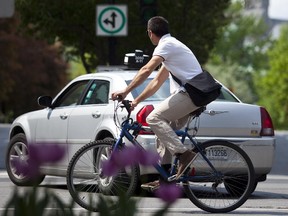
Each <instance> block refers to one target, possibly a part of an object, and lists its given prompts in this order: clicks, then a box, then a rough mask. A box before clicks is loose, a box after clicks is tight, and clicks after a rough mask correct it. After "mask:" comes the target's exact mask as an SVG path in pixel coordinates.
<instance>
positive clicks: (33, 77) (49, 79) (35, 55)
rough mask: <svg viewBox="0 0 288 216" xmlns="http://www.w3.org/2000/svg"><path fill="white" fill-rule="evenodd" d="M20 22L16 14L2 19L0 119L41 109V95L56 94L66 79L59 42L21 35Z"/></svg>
mask: <svg viewBox="0 0 288 216" xmlns="http://www.w3.org/2000/svg"><path fill="white" fill-rule="evenodd" d="M18 23H19V19H18V17H17V15H15V16H14V17H13V18H11V19H4V20H0V29H1V32H0V50H1V52H0V64H1V67H0V101H1V102H0V121H9V120H11V119H13V118H14V117H16V116H18V115H20V114H22V113H24V112H27V111H31V110H34V109H37V108H39V106H38V105H37V97H38V96H40V95H41V94H48V95H51V96H53V95H55V94H56V93H57V92H58V91H59V89H60V88H62V87H63V85H64V84H66V82H67V74H66V68H67V64H66V62H64V61H63V59H62V56H61V54H60V52H59V46H60V45H59V44H54V45H48V44H47V43H46V42H45V41H40V40H35V39H33V38H29V37H24V36H22V35H21V33H20V32H18V31H17V26H18ZM1 113H2V116H1ZM1 118H2V119H1Z"/></svg>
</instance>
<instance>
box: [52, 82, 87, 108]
mask: <svg viewBox="0 0 288 216" xmlns="http://www.w3.org/2000/svg"><path fill="white" fill-rule="evenodd" d="M89 81H90V80H82V81H79V82H75V83H73V84H71V85H70V86H69V87H68V89H66V90H65V91H64V92H63V93H62V95H61V96H60V97H59V98H58V99H57V101H56V106H58V107H64V106H73V105H76V104H77V103H78V101H79V99H80V97H81V95H82V94H83V92H84V90H85V88H86V87H87V84H88V83H89Z"/></svg>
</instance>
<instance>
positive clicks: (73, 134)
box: [6, 68, 275, 188]
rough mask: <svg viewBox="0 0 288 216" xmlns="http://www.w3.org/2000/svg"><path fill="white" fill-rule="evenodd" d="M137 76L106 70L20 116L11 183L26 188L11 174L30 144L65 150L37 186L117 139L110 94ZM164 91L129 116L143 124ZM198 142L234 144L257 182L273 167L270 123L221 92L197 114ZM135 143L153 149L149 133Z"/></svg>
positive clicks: (14, 130)
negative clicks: (80, 153)
mask: <svg viewBox="0 0 288 216" xmlns="http://www.w3.org/2000/svg"><path fill="white" fill-rule="evenodd" d="M136 72H137V70H125V69H116V68H110V70H108V71H105V72H97V73H93V74H87V75H82V76H79V77H77V78H75V79H74V80H72V81H71V82H70V83H69V84H67V86H65V87H64V88H63V90H62V91H61V92H60V93H59V94H58V95H57V96H56V97H55V98H54V99H53V100H52V98H51V97H49V96H42V97H40V98H39V100H38V102H39V104H40V105H42V106H46V108H44V109H42V110H38V111H33V112H30V113H26V114H24V115H21V116H19V117H18V118H17V119H15V121H14V122H13V124H12V126H11V130H10V142H9V146H8V151H7V156H6V167H7V172H8V174H9V177H10V179H11V181H12V182H14V184H16V185H29V183H30V181H29V180H30V179H29V178H27V177H26V176H22V175H18V174H17V173H16V172H15V169H14V168H13V166H12V163H11V160H13V158H15V157H19V158H27V157H23V154H24V155H25V154H28V152H27V149H26V147H27V145H29V143H43V142H47V143H58V144H60V145H63V146H65V147H66V148H67V151H68V154H67V156H66V158H65V159H63V160H62V161H61V162H60V163H58V164H57V165H55V164H53V165H47V166H45V167H42V169H41V172H42V174H43V176H42V178H39V182H38V183H40V182H41V181H42V180H43V179H44V177H45V175H54V176H66V170H67V165H68V162H69V160H70V159H71V158H72V156H73V154H74V153H75V152H76V151H77V150H78V149H79V148H80V147H81V146H83V145H85V144H86V143H88V142H91V141H93V140H101V139H107V138H111V139H114V138H116V137H117V135H118V132H119V130H118V129H117V127H116V126H115V124H114V121H113V114H114V108H115V102H114V101H112V100H111V99H110V96H111V93H112V92H114V91H116V90H119V89H123V88H124V87H125V86H127V84H129V82H131V80H132V78H133V77H134V76H135V74H136ZM155 74H156V72H154V73H153V74H152V75H151V76H150V77H149V78H148V79H147V80H146V81H145V82H144V83H143V84H142V85H141V86H139V87H138V88H137V89H135V90H134V91H133V92H132V93H130V94H129V95H128V96H127V99H130V100H133V98H135V97H136V96H137V95H138V94H139V93H140V92H142V91H143V89H144V87H145V86H146V85H147V83H148V82H149V81H150V80H151V79H152V78H153V76H155ZM169 89H170V85H169V80H167V82H165V84H164V85H163V86H162V87H161V89H160V90H159V91H158V92H157V93H156V94H155V95H153V96H152V97H150V98H148V99H147V100H146V101H144V102H143V103H141V104H139V105H138V106H137V109H136V110H135V111H133V115H134V118H136V119H137V120H138V121H142V123H143V124H144V125H145V122H143V121H145V112H141V113H140V114H138V115H137V117H136V114H137V112H138V111H139V110H140V108H142V107H143V106H144V105H145V104H153V105H154V106H157V103H159V102H160V101H162V100H163V99H165V98H166V97H168V96H169V94H170V90H169ZM124 115H125V112H124V111H123V116H124ZM143 115H144V116H143ZM120 120H121V114H120ZM197 139H198V140H199V141H204V140H212V139H223V140H229V141H230V142H232V143H235V144H237V145H239V146H240V147H241V148H243V149H244V150H245V151H246V153H247V154H248V155H249V156H250V158H251V160H252V162H253V165H254V167H255V172H256V177H257V182H259V181H265V180H266V175H267V174H268V173H269V172H270V170H271V167H272V164H273V159H274V152H275V137H274V129H273V124H272V121H271V118H270V116H269V114H268V112H267V111H266V109H265V108H263V107H259V106H257V105H251V104H245V103H242V102H241V101H240V100H239V99H238V98H237V97H236V96H235V95H234V94H233V93H232V92H230V91H229V90H228V89H227V88H225V87H223V88H222V90H221V95H220V96H219V98H218V99H217V100H216V101H213V102H212V103H210V104H208V105H207V108H206V111H204V113H202V114H201V116H200V129H199V131H198V134H197ZM138 141H139V142H140V143H142V144H143V145H144V147H145V148H153V149H155V137H154V135H153V134H145V133H143V134H141V135H139V136H138ZM153 172H154V171H153V169H144V168H141V175H146V174H151V173H153ZM257 182H256V184H255V188H256V186H257Z"/></svg>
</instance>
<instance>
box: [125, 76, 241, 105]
mask: <svg viewBox="0 0 288 216" xmlns="http://www.w3.org/2000/svg"><path fill="white" fill-rule="evenodd" d="M151 80H152V78H148V79H146V80H145V81H144V82H143V83H142V84H141V85H140V86H138V87H137V88H136V89H134V90H133V91H132V92H131V93H132V95H133V97H134V98H136V97H138V96H139V95H140V94H141V92H143V91H144V89H145V87H146V86H147V85H148V83H149V82H150V81H151ZM126 83H127V85H129V84H130V83H131V80H126ZM169 96H170V83H169V79H167V80H166V81H165V82H164V84H163V85H162V86H161V88H160V89H159V90H158V91H157V92H156V93H155V94H154V95H152V96H151V97H149V98H147V99H146V100H145V101H162V100H164V99H166V98H167V97H169ZM216 100H217V101H227V102H239V101H238V100H237V98H235V97H234V96H233V95H232V94H231V93H230V92H229V91H227V90H226V89H225V88H222V89H221V94H220V95H219V97H218V98H217V99H216Z"/></svg>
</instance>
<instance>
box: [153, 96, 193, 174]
mask: <svg viewBox="0 0 288 216" xmlns="http://www.w3.org/2000/svg"><path fill="white" fill-rule="evenodd" d="M197 108H198V107H197V106H195V105H194V103H193V102H192V101H191V99H190V97H189V95H188V94H187V93H186V92H185V93H184V92H179V93H176V94H174V95H171V96H170V97H169V98H167V99H166V100H164V101H163V102H162V103H160V105H159V106H157V107H156V108H155V109H154V110H153V111H152V112H151V113H150V115H149V116H148V117H147V122H148V124H149V126H150V127H151V129H152V130H153V132H154V133H155V134H156V136H157V137H158V139H159V140H160V143H161V144H160V145H159V146H157V148H158V152H159V154H160V156H161V157H162V164H165V163H167V162H168V160H170V162H171V158H169V159H168V158H165V155H168V154H167V152H166V151H167V149H168V151H169V152H170V154H172V155H178V156H179V160H180V165H179V169H178V173H177V178H179V177H180V176H181V175H182V174H183V172H184V171H185V169H186V168H187V167H188V166H189V165H190V164H191V163H192V161H193V158H194V156H195V153H194V152H192V151H189V150H187V149H186V148H185V146H184V145H183V144H182V143H181V141H180V140H179V138H178V136H177V135H176V133H175V132H174V129H173V127H171V125H170V123H171V122H174V123H177V120H179V121H180V120H181V121H182V124H183V122H186V121H187V118H188V116H189V114H190V113H191V112H193V111H194V110H196V109H197ZM180 125H181V124H180ZM181 126H183V125H181ZM163 145H165V147H166V148H163Z"/></svg>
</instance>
